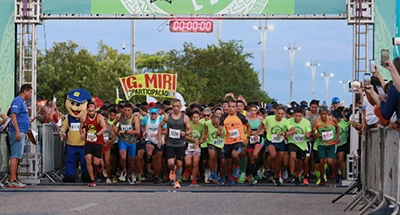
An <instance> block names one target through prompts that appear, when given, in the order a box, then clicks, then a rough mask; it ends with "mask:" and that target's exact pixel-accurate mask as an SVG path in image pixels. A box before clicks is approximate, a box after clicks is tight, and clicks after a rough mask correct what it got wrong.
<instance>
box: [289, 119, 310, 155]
mask: <svg viewBox="0 0 400 215" xmlns="http://www.w3.org/2000/svg"><path fill="white" fill-rule="evenodd" d="M288 121H289V123H290V124H291V125H292V126H293V127H294V129H295V130H296V134H293V135H290V137H289V143H293V144H295V145H297V146H298V147H299V148H300V149H301V150H303V151H305V150H307V148H308V146H307V137H306V136H305V134H306V133H307V132H310V131H311V124H310V121H308V120H307V119H304V118H302V119H301V121H300V122H299V123H296V122H295V121H294V118H290V119H289V120H288Z"/></svg>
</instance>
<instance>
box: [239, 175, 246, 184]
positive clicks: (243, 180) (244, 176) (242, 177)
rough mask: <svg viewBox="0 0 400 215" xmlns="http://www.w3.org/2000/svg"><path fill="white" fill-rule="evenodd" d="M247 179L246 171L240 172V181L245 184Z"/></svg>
mask: <svg viewBox="0 0 400 215" xmlns="http://www.w3.org/2000/svg"><path fill="white" fill-rule="evenodd" d="M245 181H246V173H244V172H242V173H240V176H239V180H238V183H239V184H243V183H244V182H245Z"/></svg>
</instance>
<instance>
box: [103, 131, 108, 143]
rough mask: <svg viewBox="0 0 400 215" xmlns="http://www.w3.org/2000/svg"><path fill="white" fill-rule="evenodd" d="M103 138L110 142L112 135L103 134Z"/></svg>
mask: <svg viewBox="0 0 400 215" xmlns="http://www.w3.org/2000/svg"><path fill="white" fill-rule="evenodd" d="M103 137H104V141H109V140H110V134H109V133H107V132H106V133H104V134H103Z"/></svg>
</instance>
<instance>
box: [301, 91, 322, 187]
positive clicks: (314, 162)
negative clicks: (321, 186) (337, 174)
mask: <svg viewBox="0 0 400 215" xmlns="http://www.w3.org/2000/svg"><path fill="white" fill-rule="evenodd" d="M318 107H319V101H318V100H315V99H313V100H311V102H310V111H308V112H307V113H306V119H307V120H308V121H309V122H310V124H311V125H313V124H314V121H315V120H316V119H317V118H318V117H319V114H318ZM307 144H308V149H309V150H310V151H309V152H308V153H307V157H306V161H305V162H307V163H311V165H310V167H311V168H310V169H311V171H310V175H309V177H308V179H309V182H313V183H315V182H317V180H318V178H319V177H320V173H319V157H318V141H317V142H316V141H315V140H314V138H312V137H311V138H309V139H308V141H307ZM310 157H311V158H312V159H311V162H310ZM304 170H306V169H304ZM307 172H308V171H307Z"/></svg>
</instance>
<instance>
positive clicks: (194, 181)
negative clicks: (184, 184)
mask: <svg viewBox="0 0 400 215" xmlns="http://www.w3.org/2000/svg"><path fill="white" fill-rule="evenodd" d="M190 186H199V185H198V184H197V181H196V179H192V183H191V184H190Z"/></svg>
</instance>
